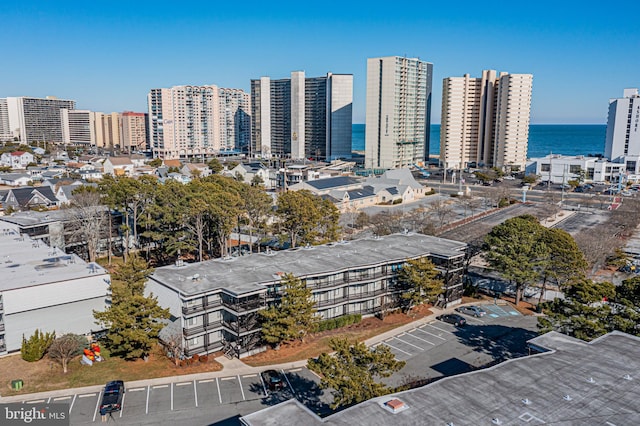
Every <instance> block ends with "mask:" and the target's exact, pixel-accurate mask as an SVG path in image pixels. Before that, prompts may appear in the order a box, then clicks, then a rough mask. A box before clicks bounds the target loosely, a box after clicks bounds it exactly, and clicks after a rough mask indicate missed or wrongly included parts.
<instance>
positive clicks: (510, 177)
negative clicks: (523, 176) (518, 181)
mask: <svg viewBox="0 0 640 426" xmlns="http://www.w3.org/2000/svg"><path fill="white" fill-rule="evenodd" d="M502 178H503V179H506V180H515V178H514V177H513V176H511V175H506V176H503V177H502Z"/></svg>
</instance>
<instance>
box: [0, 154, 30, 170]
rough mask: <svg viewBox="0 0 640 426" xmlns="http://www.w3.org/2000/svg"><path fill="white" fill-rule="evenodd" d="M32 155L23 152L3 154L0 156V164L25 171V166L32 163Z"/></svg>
mask: <svg viewBox="0 0 640 426" xmlns="http://www.w3.org/2000/svg"><path fill="white" fill-rule="evenodd" d="M33 158H34V157H33V154H31V153H30V152H25V151H15V152H5V153H4V154H2V156H0V164H2V165H3V166H9V167H11V168H12V169H26V168H27V165H28V164H30V163H33V162H34V161H33Z"/></svg>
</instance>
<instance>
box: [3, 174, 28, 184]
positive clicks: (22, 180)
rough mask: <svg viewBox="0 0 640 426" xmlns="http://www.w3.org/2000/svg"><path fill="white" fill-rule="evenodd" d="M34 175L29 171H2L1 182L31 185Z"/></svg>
mask: <svg viewBox="0 0 640 426" xmlns="http://www.w3.org/2000/svg"><path fill="white" fill-rule="evenodd" d="M32 179H33V177H32V176H31V175H30V174H28V173H0V184H2V185H9V186H26V185H29V182H31V181H32Z"/></svg>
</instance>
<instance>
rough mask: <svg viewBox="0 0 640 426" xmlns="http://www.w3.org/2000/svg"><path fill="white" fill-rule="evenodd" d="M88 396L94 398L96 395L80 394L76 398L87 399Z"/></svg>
mask: <svg viewBox="0 0 640 426" xmlns="http://www.w3.org/2000/svg"><path fill="white" fill-rule="evenodd" d="M90 396H96V394H95V393H85V394H82V395H78V398H88V397H90Z"/></svg>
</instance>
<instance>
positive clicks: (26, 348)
mask: <svg viewBox="0 0 640 426" xmlns="http://www.w3.org/2000/svg"><path fill="white" fill-rule="evenodd" d="M55 338H56V334H55V333H54V332H51V333H43V332H41V331H40V330H38V329H36V331H35V332H34V333H33V335H32V336H31V337H29V339H28V340H27V339H25V338H24V334H23V335H22V348H21V349H20V352H21V354H22V359H24V360H25V361H28V362H34V361H38V360H40V359H42V357H43V356H44V354H45V353H46V352H47V349H49V346H51V344H52V343H53V341H54V340H55Z"/></svg>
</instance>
